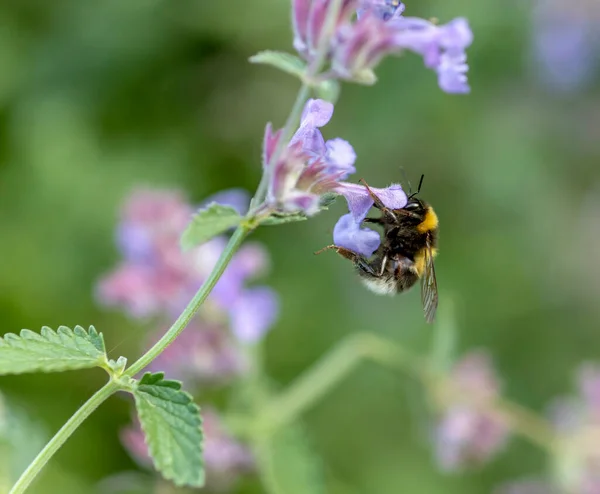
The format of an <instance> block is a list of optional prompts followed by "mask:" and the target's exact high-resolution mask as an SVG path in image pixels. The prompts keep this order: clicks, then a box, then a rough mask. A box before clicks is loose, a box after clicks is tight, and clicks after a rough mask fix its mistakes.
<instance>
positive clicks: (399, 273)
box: [394, 258, 419, 292]
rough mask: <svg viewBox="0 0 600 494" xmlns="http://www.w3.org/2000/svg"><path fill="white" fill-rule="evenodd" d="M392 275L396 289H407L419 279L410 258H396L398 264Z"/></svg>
mask: <svg viewBox="0 0 600 494" xmlns="http://www.w3.org/2000/svg"><path fill="white" fill-rule="evenodd" d="M394 277H395V278H396V280H397V283H398V291H399V292H401V291H404V290H408V289H409V288H410V287H411V286H413V285H414V284H415V283H416V282H417V280H418V279H419V275H418V273H417V269H416V268H415V264H414V262H412V261H411V260H410V259H406V258H404V259H402V260H398V265H397V266H396V269H395V271H394Z"/></svg>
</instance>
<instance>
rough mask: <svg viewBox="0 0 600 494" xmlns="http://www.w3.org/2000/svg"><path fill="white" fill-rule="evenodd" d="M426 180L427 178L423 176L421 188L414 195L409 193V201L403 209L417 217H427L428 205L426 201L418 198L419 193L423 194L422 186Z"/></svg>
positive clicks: (420, 181)
mask: <svg viewBox="0 0 600 494" xmlns="http://www.w3.org/2000/svg"><path fill="white" fill-rule="evenodd" d="M424 178H425V175H421V180H419V187H418V189H417V191H416V192H412V193H410V192H409V196H408V201H407V203H406V206H404V208H403V209H406V210H407V211H410V212H411V213H414V214H415V215H419V216H423V215H425V211H426V210H427V204H426V203H425V201H422V200H421V199H419V198H418V197H417V195H418V194H419V192H421V185H423V179H424ZM409 187H410V184H409ZM409 190H410V189H409Z"/></svg>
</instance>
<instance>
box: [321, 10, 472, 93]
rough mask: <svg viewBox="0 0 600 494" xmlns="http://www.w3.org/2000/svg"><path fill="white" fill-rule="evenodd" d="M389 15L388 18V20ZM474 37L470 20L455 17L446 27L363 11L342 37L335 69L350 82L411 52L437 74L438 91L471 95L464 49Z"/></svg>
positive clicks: (336, 53)
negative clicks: (385, 60) (395, 56)
mask: <svg viewBox="0 0 600 494" xmlns="http://www.w3.org/2000/svg"><path fill="white" fill-rule="evenodd" d="M386 16H387V17H386ZM472 41H473V33H472V32H471V29H470V27H469V24H468V22H467V21H466V19H463V18H457V19H454V20H453V21H450V22H449V23H447V24H444V25H439V26H438V25H436V24H434V23H432V22H430V21H426V20H425V19H419V18H416V17H403V16H401V15H399V14H397V13H394V14H393V15H391V16H389V14H387V12H386V13H384V14H383V15H382V14H381V10H380V9H377V8H373V9H371V10H369V9H365V11H364V12H363V14H362V15H361V17H360V18H359V19H358V20H357V22H356V23H355V24H352V25H347V26H345V27H344V28H343V29H340V31H339V32H338V35H337V38H336V41H335V46H334V52H333V62H332V68H333V70H334V71H335V72H336V73H337V74H338V75H339V76H340V77H343V78H346V79H354V78H359V79H360V77H361V74H362V73H364V72H365V71H367V70H371V69H373V68H374V67H375V66H376V65H377V64H378V63H379V61H380V60H381V59H382V58H383V57H384V56H386V55H388V54H393V53H400V52H402V51H404V50H410V51H413V52H415V53H417V54H419V55H421V56H422V57H423V61H424V62H425V66H426V67H428V68H430V69H433V70H435V71H436V73H437V75H438V84H439V86H440V88H441V89H442V90H443V91H445V92H447V93H467V92H469V91H470V88H469V85H468V83H467V76H466V72H467V71H468V66H467V63H466V59H467V56H466V54H465V49H466V48H467V47H468V46H469V45H470V44H471V43H472Z"/></svg>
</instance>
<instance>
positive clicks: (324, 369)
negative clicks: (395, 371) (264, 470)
mask: <svg viewBox="0 0 600 494" xmlns="http://www.w3.org/2000/svg"><path fill="white" fill-rule="evenodd" d="M365 359H371V360H373V361H375V362H379V363H381V364H384V365H386V366H392V367H401V368H402V369H403V370H407V371H409V372H411V373H415V374H417V375H418V376H423V375H424V374H425V370H424V366H423V365H422V364H421V362H419V361H418V360H417V359H416V358H415V357H413V356H412V355H410V354H408V353H407V352H405V351H404V350H403V349H402V348H400V347H398V346H397V345H394V344H393V343H390V342H388V341H386V340H384V339H382V338H380V337H378V336H375V335H371V334H369V333H359V334H356V335H352V336H350V337H349V338H348V339H346V340H344V341H342V342H341V343H340V344H339V345H338V346H337V347H336V348H334V349H333V350H332V351H331V352H330V353H328V354H326V355H325V356H324V357H322V358H321V359H320V360H319V361H318V362H317V363H316V364H314V365H313V366H312V367H311V368H310V369H308V370H307V371H305V372H304V373H303V374H302V375H301V376H300V377H298V378H297V379H296V380H295V381H294V382H293V383H292V385H291V386H290V387H289V388H288V389H287V390H286V391H284V392H283V393H281V394H280V395H279V396H277V397H276V398H274V399H273V401H272V402H271V403H270V404H269V405H268V406H267V408H266V410H264V411H263V412H262V413H261V414H260V415H261V427H260V428H259V430H267V431H272V432H274V431H275V430H277V429H279V428H281V427H285V426H286V425H287V424H289V423H290V422H293V421H294V419H296V417H298V416H299V415H300V414H301V413H302V412H304V411H305V410H306V409H308V408H310V407H311V406H312V405H314V404H315V403H317V402H318V401H319V400H320V399H321V398H323V396H325V395H326V394H327V393H329V391H330V390H331V389H332V388H333V387H335V386H336V385H337V384H338V383H339V382H340V381H342V380H343V379H344V378H345V377H346V376H347V375H348V374H349V373H350V372H351V371H352V370H354V368H355V367H356V366H357V365H358V364H359V363H361V362H362V361H363V360H365Z"/></svg>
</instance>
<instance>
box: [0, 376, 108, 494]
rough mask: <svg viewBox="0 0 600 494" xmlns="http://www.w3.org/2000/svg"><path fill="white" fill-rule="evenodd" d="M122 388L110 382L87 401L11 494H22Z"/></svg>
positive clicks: (50, 442) (62, 428) (21, 478)
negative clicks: (95, 411)
mask: <svg viewBox="0 0 600 494" xmlns="http://www.w3.org/2000/svg"><path fill="white" fill-rule="evenodd" d="M119 389H120V386H119V384H118V383H117V382H115V381H113V380H110V381H109V382H108V383H106V384H105V385H104V386H103V387H102V388H100V389H99V390H98V391H96V393H94V395H93V396H92V397H91V398H90V399H89V400H88V401H86V402H85V403H84V404H83V405H82V406H81V408H79V410H77V411H76V412H75V413H74V414H73V415H72V416H71V418H70V419H69V420H67V422H66V423H65V424H64V425H63V426H62V427H61V428H60V430H59V431H58V432H57V433H56V434H55V435H54V437H53V438H52V439H50V441H49V442H48V444H46V446H45V447H44V449H42V451H40V453H39V454H38V455H37V456H36V457H35V459H34V460H33V461H32V462H31V463H30V465H29V466H28V467H27V469H26V470H25V471H24V472H23V473H22V474H21V476H20V477H19V480H17V482H16V484H15V485H14V486H13V488H12V489H11V491H10V492H9V494H21V493H23V492H25V489H27V487H28V486H29V484H31V482H32V481H33V479H35V477H36V476H37V475H38V474H39V473H40V471H41V470H42V468H44V465H46V463H48V460H50V458H52V456H53V455H54V453H56V452H57V451H58V449H59V448H60V447H61V446H62V445H63V444H64V442H65V441H66V440H67V439H68V438H69V437H70V436H71V434H73V432H75V430H76V429H77V428H78V427H79V426H80V425H81V423H82V422H83V421H84V420H85V419H86V418H88V417H89V415H90V414H91V413H92V412H93V411H94V410H96V408H98V407H99V406H100V405H101V404H102V402H104V401H105V400H106V399H107V398H108V397H109V396H110V395H112V394H113V393H114V392H115V391H118V390H119Z"/></svg>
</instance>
